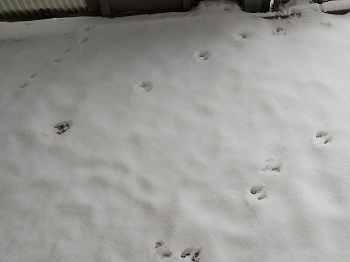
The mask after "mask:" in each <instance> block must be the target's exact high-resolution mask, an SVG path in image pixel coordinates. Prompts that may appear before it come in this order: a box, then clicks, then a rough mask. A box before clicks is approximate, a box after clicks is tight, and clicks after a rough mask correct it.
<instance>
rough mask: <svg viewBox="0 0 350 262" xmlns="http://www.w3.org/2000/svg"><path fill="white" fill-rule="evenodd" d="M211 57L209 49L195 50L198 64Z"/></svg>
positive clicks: (195, 58)
mask: <svg viewBox="0 0 350 262" xmlns="http://www.w3.org/2000/svg"><path fill="white" fill-rule="evenodd" d="M210 57H211V52H210V51H209V50H202V51H197V52H194V60H195V62H196V63H197V64H199V63H202V62H204V61H207V60H208V59H209V58H210Z"/></svg>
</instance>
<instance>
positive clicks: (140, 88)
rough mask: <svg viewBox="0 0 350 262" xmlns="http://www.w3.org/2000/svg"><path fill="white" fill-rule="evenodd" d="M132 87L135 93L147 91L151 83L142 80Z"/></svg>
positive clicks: (151, 86)
mask: <svg viewBox="0 0 350 262" xmlns="http://www.w3.org/2000/svg"><path fill="white" fill-rule="evenodd" d="M133 89H134V92H135V93H143V92H149V91H151V90H152V89H153V85H152V83H151V82H149V81H144V82H141V83H139V84H137V85H135V86H134V88H133Z"/></svg>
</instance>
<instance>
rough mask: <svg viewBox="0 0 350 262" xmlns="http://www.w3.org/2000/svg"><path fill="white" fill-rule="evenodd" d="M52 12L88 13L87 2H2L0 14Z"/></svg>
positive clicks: (66, 0) (4, 0)
mask: <svg viewBox="0 0 350 262" xmlns="http://www.w3.org/2000/svg"><path fill="white" fill-rule="evenodd" d="M39 10H52V11H59V12H65V13H66V12H67V13H68V12H77V11H86V10H87V6H86V2H85V0H0V14H1V15H3V14H6V13H7V14H11V13H13V12H15V13H16V14H18V15H20V14H21V13H28V12H30V13H32V14H33V15H34V16H35V14H36V11H39Z"/></svg>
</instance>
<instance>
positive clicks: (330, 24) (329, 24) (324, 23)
mask: <svg viewBox="0 0 350 262" xmlns="http://www.w3.org/2000/svg"><path fill="white" fill-rule="evenodd" d="M320 24H321V25H324V26H327V27H328V26H332V25H333V23H332V22H331V21H327V22H321V23H320Z"/></svg>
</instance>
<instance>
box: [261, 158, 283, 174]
mask: <svg viewBox="0 0 350 262" xmlns="http://www.w3.org/2000/svg"><path fill="white" fill-rule="evenodd" d="M265 162H266V165H265V167H264V168H263V169H261V171H263V172H276V173H279V172H281V168H282V164H281V163H280V162H279V161H277V160H275V159H273V158H269V159H267V160H266V161H265Z"/></svg>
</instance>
